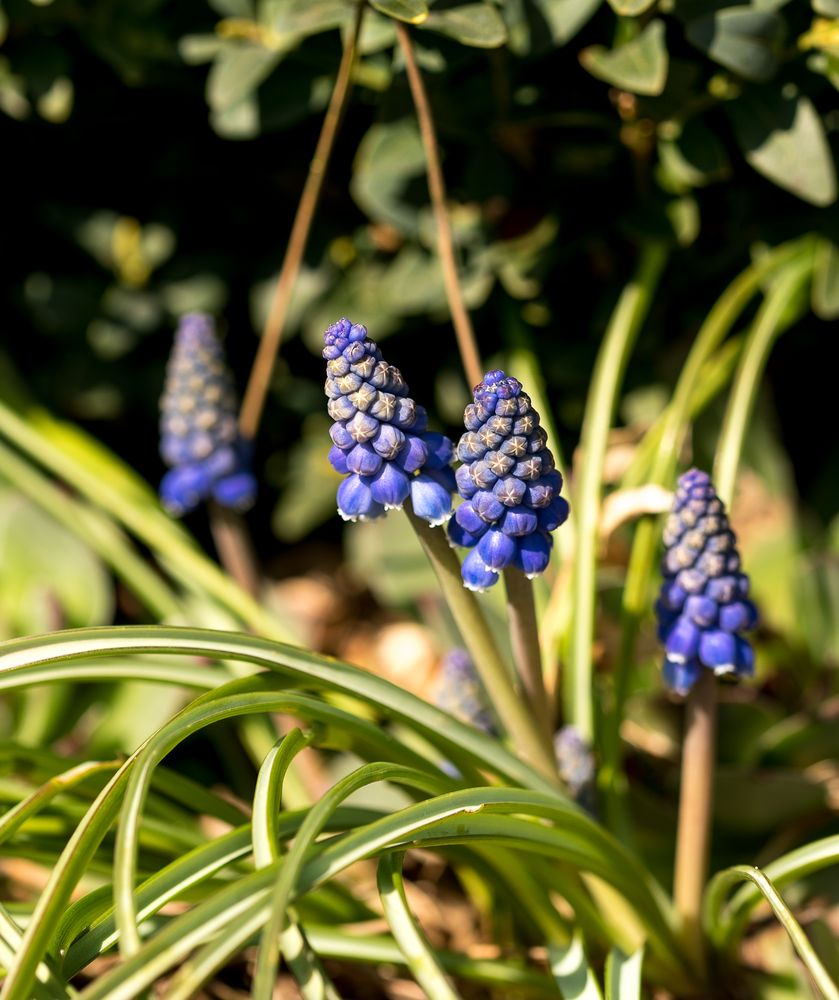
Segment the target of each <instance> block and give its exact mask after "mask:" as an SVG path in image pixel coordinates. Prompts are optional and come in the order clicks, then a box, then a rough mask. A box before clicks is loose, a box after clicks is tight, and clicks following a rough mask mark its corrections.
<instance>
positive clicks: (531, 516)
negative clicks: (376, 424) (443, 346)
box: [449, 370, 568, 590]
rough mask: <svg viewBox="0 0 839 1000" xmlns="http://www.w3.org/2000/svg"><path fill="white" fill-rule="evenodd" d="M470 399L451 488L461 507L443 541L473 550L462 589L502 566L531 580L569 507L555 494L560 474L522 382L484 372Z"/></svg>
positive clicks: (480, 583)
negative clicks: (458, 463) (551, 533)
mask: <svg viewBox="0 0 839 1000" xmlns="http://www.w3.org/2000/svg"><path fill="white" fill-rule="evenodd" d="M474 395H475V401H474V403H470V404H469V405H468V406H467V407H466V412H465V413H464V417H463V419H464V423H465V424H466V433H465V434H464V435H463V436H462V437H461V439H460V443H459V444H458V446H457V457H458V458H459V459H460V460H461V461H462V462H463V465H461V466H460V467H459V468H458V470H457V488H458V490H459V492H460V495H461V496H462V497H463V498H464V500H465V501H466V502H465V503H463V504H461V505H460V507H458V509H457V511H456V513H455V517H454V519H453V520H452V521H451V523H450V524H449V537H450V539H451V540H452V542H454V544H455V545H462V546H464V547H466V548H471V549H472V551H471V552H470V553H469V555H468V556H467V557H466V559H465V560H464V562H463V567H462V575H463V582H464V584H465V585H466V586H467V587H468V588H469V589H470V590H486V588H487V587H491V586H492V585H493V584H494V583H496V582H497V580H498V574H499V572H500V571H501V570H503V569H504V568H505V567H507V566H515V567H516V568H518V569H520V570H522V572H524V573H525V574H526V575H527V576H528V577H531V578H532V577H534V576H537V575H538V574H539V573H541V572H542V571H543V570H544V569H545V567H546V566H547V565H548V559H549V557H550V551H551V545H552V544H553V539H552V538H551V535H550V532H551V531H553V530H554V529H555V528H557V527H559V525H560V524H562V523H563V521H565V519H566V518H567V517H568V503H567V501H566V500H565V499H564V498H563V497H561V496H560V495H559V491H560V489H561V488H562V476H560V474H559V473H558V472H557V471H556V469H555V468H554V460H553V455H551V453H550V451H549V450H548V449H547V448H546V447H545V444H546V441H547V435H546V434H545V431H544V429H543V428H542V427H540V426H539V414H538V413H537V412H536V411H535V410H534V409H533V407H532V405H531V403H530V397H529V396H528V395H527V393H524V392H522V387H521V383H520V382H519V381H518V380H517V379H514V378H510V377H508V376H507V375H505V374H504V372H503V371H497V370H496V371H491V372H487V374H486V375H485V376H484V380H483V382H481V383H480V384H479V385H477V386H476V387H475V390H474Z"/></svg>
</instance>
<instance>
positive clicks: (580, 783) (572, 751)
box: [554, 726, 596, 809]
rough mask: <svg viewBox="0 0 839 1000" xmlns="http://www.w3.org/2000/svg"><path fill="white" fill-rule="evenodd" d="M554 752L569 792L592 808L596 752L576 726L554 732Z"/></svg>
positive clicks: (560, 774)
mask: <svg viewBox="0 0 839 1000" xmlns="http://www.w3.org/2000/svg"><path fill="white" fill-rule="evenodd" d="M554 753H555V755H556V763H557V770H558V771H559V777H560V778H561V779H562V783H563V784H564V785H565V787H566V788H567V789H568V792H569V794H570V795H571V796H572V798H574V799H576V801H577V802H579V803H580V804H581V805H582V806H583V807H584V808H588V809H590V808H591V806H592V805H593V799H594V779H595V775H596V768H595V763H594V754H593V753H592V752H591V747H590V746H589V745H588V744H587V743H586V741H585V740H584V739H583V737H582V736H581V735H580V731H579V730H578V729H577V728H576V726H563V727H562V728H561V729H560V730H558V732H556V733H555V734H554Z"/></svg>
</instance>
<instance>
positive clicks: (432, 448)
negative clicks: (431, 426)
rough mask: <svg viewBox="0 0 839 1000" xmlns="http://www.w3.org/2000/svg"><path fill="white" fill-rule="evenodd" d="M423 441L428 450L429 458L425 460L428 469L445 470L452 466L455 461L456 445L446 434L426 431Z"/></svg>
mask: <svg viewBox="0 0 839 1000" xmlns="http://www.w3.org/2000/svg"><path fill="white" fill-rule="evenodd" d="M422 439H423V441H425V446H426V448H427V450H428V457H427V458H426V460H425V465H426V468H429V469H443V468H446V467H447V466H449V465H451V463H452V460H453V459H454V445H453V444H452V442H451V441H450V440H449V439H448V438H447V437H446V435H445V434H438V433H437V432H436V431H426V432H425V433H424V434H423V436H422Z"/></svg>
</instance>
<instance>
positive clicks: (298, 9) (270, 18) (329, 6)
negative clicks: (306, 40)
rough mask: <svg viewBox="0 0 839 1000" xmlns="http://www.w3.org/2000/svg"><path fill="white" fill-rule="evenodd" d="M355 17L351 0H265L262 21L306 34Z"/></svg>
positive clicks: (288, 31) (277, 28) (287, 31)
mask: <svg viewBox="0 0 839 1000" xmlns="http://www.w3.org/2000/svg"><path fill="white" fill-rule="evenodd" d="M351 17H352V5H351V4H350V3H349V2H348V0H265V2H264V3H263V5H262V7H261V9H260V12H259V22H260V24H263V25H266V26H267V27H270V28H272V29H273V30H274V31H277V32H279V33H280V34H281V35H283V34H287V35H298V36H303V37H305V36H308V35H316V34H318V33H319V32H321V31H330V30H331V29H332V28H339V27H340V26H341V25H343V24H346V23H347V21H349V19H350V18H351Z"/></svg>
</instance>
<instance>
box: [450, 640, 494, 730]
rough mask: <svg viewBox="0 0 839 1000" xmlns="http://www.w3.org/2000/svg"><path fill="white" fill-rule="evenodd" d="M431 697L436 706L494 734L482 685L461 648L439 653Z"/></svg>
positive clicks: (490, 713)
mask: <svg viewBox="0 0 839 1000" xmlns="http://www.w3.org/2000/svg"><path fill="white" fill-rule="evenodd" d="M435 701H436V703H437V707H438V708H442V709H443V711H444V712H448V713H449V714H450V715H453V716H455V718H457V719H460V720H461V721H462V722H468V723H469V725H471V726H474V727H475V728H476V729H480V730H481V731H482V732H484V733H489V734H490V735H493V736H497V735H498V727H497V726H496V724H495V719H494V718H493V715H492V712H491V711H490V707H489V699H488V698H487V694H486V691H485V690H484V686H483V684H482V683H481V679H480V677H479V676H478V672H477V670H476V669H475V664H474V663H473V662H472V659H471V657H470V656H469V654H468V653H467V652H466V650H465V649H451V650H449V652H448V653H446V655H445V656H444V657H443V661H442V663H441V665H440V676H439V682H438V684H437V692H436V698H435Z"/></svg>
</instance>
